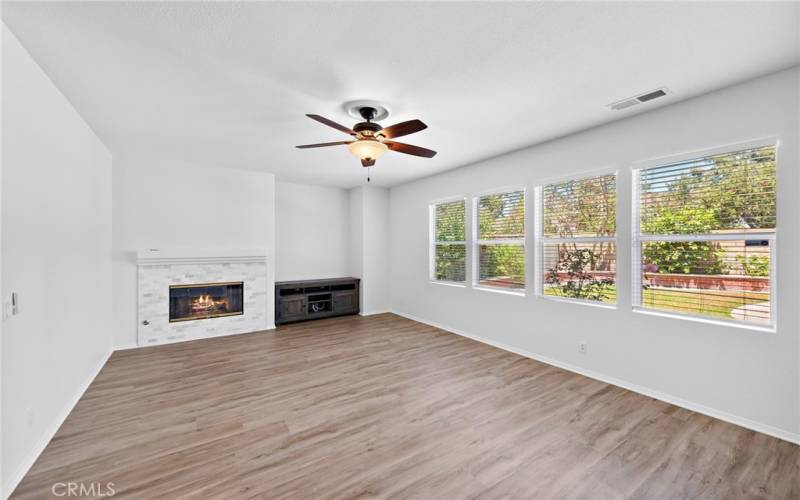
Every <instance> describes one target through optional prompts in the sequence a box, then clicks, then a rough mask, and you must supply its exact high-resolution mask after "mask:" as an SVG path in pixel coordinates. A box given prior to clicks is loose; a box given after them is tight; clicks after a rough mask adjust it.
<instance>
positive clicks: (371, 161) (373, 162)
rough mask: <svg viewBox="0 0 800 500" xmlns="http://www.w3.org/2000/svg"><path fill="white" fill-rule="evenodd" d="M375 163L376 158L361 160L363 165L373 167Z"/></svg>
mask: <svg viewBox="0 0 800 500" xmlns="http://www.w3.org/2000/svg"><path fill="white" fill-rule="evenodd" d="M373 165H375V159H374V158H370V159H369V160H361V166H362V167H371V166H373Z"/></svg>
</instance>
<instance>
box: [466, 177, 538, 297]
mask: <svg viewBox="0 0 800 500" xmlns="http://www.w3.org/2000/svg"><path fill="white" fill-rule="evenodd" d="M515 191H522V203H523V206H524V210H525V221H524V222H523V229H524V231H525V234H524V235H523V237H522V238H516V239H513V240H481V239H478V237H479V236H480V234H479V233H480V215H479V214H478V211H479V210H480V199H481V198H483V197H484V196H491V195H495V194H506V193H513V192H515ZM471 233H472V234H471V239H472V244H471V245H470V246H471V250H472V252H471V253H472V266H471V267H472V281H471V284H472V288H474V289H476V290H486V291H491V292H499V293H506V294H509V295H521V296H524V295H525V294H526V290H527V289H528V252H527V246H526V239H527V238H528V190H527V188H526V187H525V186H523V185H517V186H506V187H502V188H497V189H491V190H489V191H482V192H480V193H476V194H475V195H474V196H473V198H472V231H471ZM480 245H519V246H521V247H522V258H523V266H524V267H525V274H524V276H525V287H524V288H513V289H510V288H504V287H499V286H491V285H481V284H480V265H481V263H480Z"/></svg>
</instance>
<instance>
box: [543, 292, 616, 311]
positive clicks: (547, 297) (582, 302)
mask: <svg viewBox="0 0 800 500" xmlns="http://www.w3.org/2000/svg"><path fill="white" fill-rule="evenodd" d="M537 297H538V298H540V299H545V300H552V301H553V302H565V303H567V304H580V305H582V306H589V307H597V308H599V309H611V310H615V309H616V308H617V304H608V303H606V302H596V301H593V300H584V299H570V298H568V297H556V296H553V295H544V294H540V295H537Z"/></svg>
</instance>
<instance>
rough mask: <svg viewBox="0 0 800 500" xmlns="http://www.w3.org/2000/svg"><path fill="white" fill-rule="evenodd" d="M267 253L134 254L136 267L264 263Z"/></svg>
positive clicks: (171, 251)
mask: <svg viewBox="0 0 800 500" xmlns="http://www.w3.org/2000/svg"><path fill="white" fill-rule="evenodd" d="M266 260H267V253H266V252H265V251H264V250H259V249H253V248H244V249H230V248H217V249H196V248H191V249H175V248H173V249H154V248H148V249H142V250H139V251H138V252H136V264H137V265H140V266H141V265H156V266H157V265H163V264H171V265H177V264H229V263H234V262H241V263H246V262H261V263H263V262H265V261H266Z"/></svg>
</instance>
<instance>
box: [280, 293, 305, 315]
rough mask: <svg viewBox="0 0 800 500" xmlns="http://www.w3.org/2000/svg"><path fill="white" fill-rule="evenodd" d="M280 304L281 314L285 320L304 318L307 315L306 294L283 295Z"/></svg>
mask: <svg viewBox="0 0 800 500" xmlns="http://www.w3.org/2000/svg"><path fill="white" fill-rule="evenodd" d="M280 304H281V306H280V307H281V310H280V315H281V320H283V321H286V320H291V319H296V318H302V317H304V316H305V315H306V296H305V295H298V296H289V297H281V300H280Z"/></svg>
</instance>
